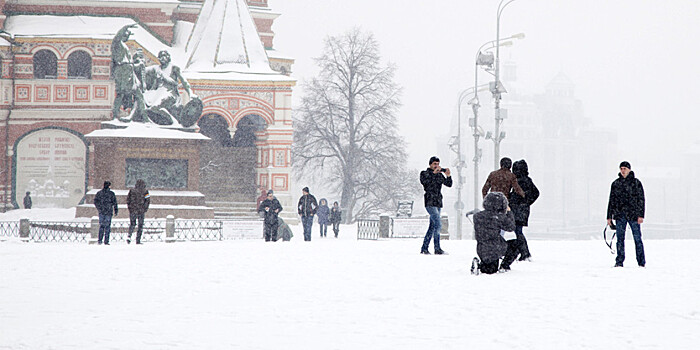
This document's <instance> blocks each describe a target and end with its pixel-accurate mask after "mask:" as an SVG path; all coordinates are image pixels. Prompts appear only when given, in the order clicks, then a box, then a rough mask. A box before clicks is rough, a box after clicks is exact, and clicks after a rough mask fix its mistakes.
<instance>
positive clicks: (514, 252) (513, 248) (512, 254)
mask: <svg viewBox="0 0 700 350" xmlns="http://www.w3.org/2000/svg"><path fill="white" fill-rule="evenodd" d="M506 243H508V248H507V249H506V255H505V256H504V257H503V261H502V262H501V267H502V268H504V269H510V264H512V263H513V261H515V258H517V257H518V253H519V249H520V242H519V241H518V239H517V238H516V239H511V240H509V241H506ZM496 265H498V264H496Z"/></svg>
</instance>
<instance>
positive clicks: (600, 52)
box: [270, 0, 700, 168]
mask: <svg viewBox="0 0 700 350" xmlns="http://www.w3.org/2000/svg"><path fill="white" fill-rule="evenodd" d="M498 2H499V1H498V0H472V1H467V0H443V1H439V2H437V1H414V0H410V1H388V0H352V1H348V0H324V1H312V0H294V1H289V0H287V1H283V0H270V6H271V8H272V9H273V10H274V11H276V12H280V13H281V14H282V16H281V17H280V18H279V19H278V20H277V21H276V22H275V25H274V26H273V30H274V31H275V32H276V37H275V47H276V48H277V49H278V50H280V51H281V52H283V53H285V54H288V55H291V56H293V57H295V58H296V64H295V65H294V67H293V71H294V77H296V78H297V79H299V80H300V82H301V81H302V80H303V79H308V78H309V77H312V76H313V75H314V74H315V73H316V68H315V66H314V64H313V61H312V58H313V57H317V56H319V54H320V52H321V49H322V45H323V39H324V37H326V36H327V35H338V34H341V33H343V32H344V31H346V30H348V29H350V28H352V27H353V26H359V27H361V28H362V29H364V30H368V31H372V32H373V33H374V34H375V36H376V38H377V39H378V41H379V43H380V50H381V54H382V57H383V58H384V59H385V60H386V61H390V62H393V63H395V64H396V65H397V68H398V70H397V75H396V81H397V83H398V84H400V85H402V86H403V88H404V95H403V98H402V101H403V108H402V109H401V111H400V113H399V116H398V117H399V121H400V124H401V132H402V134H403V135H404V136H405V137H406V139H407V141H408V142H409V143H410V146H409V153H411V158H410V161H411V165H412V166H413V167H420V168H422V167H423V166H424V165H425V164H424V163H425V160H426V159H427V158H428V157H429V156H430V155H432V153H434V152H435V149H431V147H433V145H434V143H435V142H434V138H435V136H436V135H441V134H446V133H448V131H449V125H450V124H449V122H450V119H451V118H452V117H453V115H454V113H455V112H454V111H455V108H456V99H457V95H458V92H459V91H460V90H462V89H464V88H466V87H469V86H471V85H473V81H474V80H473V79H474V77H473V74H474V62H473V60H474V55H475V53H476V50H477V48H478V47H479V46H481V44H483V43H484V42H486V41H489V40H493V39H495V36H496V8H497V5H498ZM698 18H700V2H696V1H685V0H674V1H658V0H655V1H653V0H616V1H609V0H585V1H584V0H579V1H574V0H556V1H554V0H516V1H515V2H513V3H511V4H510V5H508V7H507V8H506V10H505V12H504V13H503V16H502V17H501V35H502V37H504V36H508V35H510V34H515V33H520V32H523V33H525V34H526V38H525V39H524V40H521V41H517V42H516V43H515V45H513V46H511V47H509V48H505V49H503V50H502V51H501V55H502V56H501V57H502V58H510V59H512V60H514V61H516V63H517V64H518V80H519V85H520V86H521V89H522V90H525V91H529V92H534V93H538V92H541V91H543V89H544V85H545V84H546V83H547V82H548V81H549V80H550V79H551V78H553V77H554V75H555V74H556V73H558V72H560V71H561V72H564V73H565V74H567V75H568V76H569V77H570V78H571V79H572V80H573V82H574V83H575V84H576V95H577V97H578V98H579V99H580V100H582V102H583V106H584V111H585V116H586V117H589V118H591V119H592V120H593V122H594V123H595V124H596V125H599V126H608V127H612V128H616V129H618V130H619V131H620V133H619V139H620V145H619V148H620V154H621V155H622V156H624V157H625V158H626V159H630V160H631V161H632V162H633V163H635V162H636V163H637V164H639V163H647V164H659V165H667V164H662V163H664V161H663V159H669V157H668V156H669V155H673V154H677V153H678V152H682V151H683V150H684V149H685V148H687V147H688V146H689V145H690V144H692V143H693V142H698V140H699V139H700V138H699V137H698V136H697V131H698V130H700V121H699V120H698V117H697V115H698V113H697V112H696V101H697V97H698V96H700V83H699V78H700V66H699V65H698V62H697V53H698V52H700V50H699V49H698V48H697V38H698V34H700V24H699V23H698ZM486 79H487V75H486V74H483V75H481V77H480V80H481V81H486ZM299 85H301V84H299ZM525 91H523V92H525ZM302 94H303V91H302V89H301V87H298V88H296V90H295V95H296V96H295V100H296V101H298V98H299V97H300V96H301V95H302ZM507 99H508V96H507V95H505V96H504V100H507ZM489 115H490V114H489ZM491 118H492V117H487V118H484V119H486V120H484V122H483V124H482V126H484V127H485V129H486V130H488V129H489V126H490V125H491V124H492V119H491ZM504 129H505V130H506V131H507V130H508V121H507V120H506V121H505V123H504ZM507 141H508V139H506V140H505V141H504V142H507ZM426 145H427V147H426ZM484 161H485V162H486V163H487V164H490V162H491V161H492V160H491V159H490V157H488V156H487V157H485V159H484ZM639 165H641V164H639Z"/></svg>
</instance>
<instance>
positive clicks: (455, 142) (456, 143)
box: [449, 84, 488, 240]
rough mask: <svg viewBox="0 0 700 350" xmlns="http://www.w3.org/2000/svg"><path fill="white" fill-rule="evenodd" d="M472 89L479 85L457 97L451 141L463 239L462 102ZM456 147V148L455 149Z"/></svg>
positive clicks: (460, 230) (459, 223) (458, 225)
mask: <svg viewBox="0 0 700 350" xmlns="http://www.w3.org/2000/svg"><path fill="white" fill-rule="evenodd" d="M487 87H488V84H487V85H484V86H481V87H480V89H481V90H486V89H487ZM472 90H477V87H476V86H474V87H470V88H468V89H466V90H464V91H462V92H461V93H460V94H459V98H458V99H457V137H456V138H452V139H451V140H450V142H449V145H450V147H451V148H452V150H453V151H454V152H455V153H457V162H456V163H455V165H454V167H455V168H457V201H456V202H455V209H457V239H458V240H459V239H462V215H463V210H464V202H462V186H463V185H464V181H463V180H464V179H463V178H462V168H465V164H464V157H463V155H462V104H463V103H464V99H465V98H466V97H467V96H469V95H470V94H471V92H472ZM455 148H456V150H455Z"/></svg>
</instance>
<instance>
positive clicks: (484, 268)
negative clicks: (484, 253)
mask: <svg viewBox="0 0 700 350" xmlns="http://www.w3.org/2000/svg"><path fill="white" fill-rule="evenodd" d="M479 271H481V273H485V274H489V275H490V274H493V273H496V272H498V260H496V261H489V262H485V261H482V262H481V263H479Z"/></svg>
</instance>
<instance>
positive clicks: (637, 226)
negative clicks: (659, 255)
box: [608, 161, 646, 267]
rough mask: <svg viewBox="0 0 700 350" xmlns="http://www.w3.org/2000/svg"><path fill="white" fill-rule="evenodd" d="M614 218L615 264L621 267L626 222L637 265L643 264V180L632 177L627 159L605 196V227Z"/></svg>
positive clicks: (621, 164) (623, 255) (621, 165)
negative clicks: (615, 237)
mask: <svg viewBox="0 0 700 350" xmlns="http://www.w3.org/2000/svg"><path fill="white" fill-rule="evenodd" d="M613 219H615V226H616V227H617V228H616V234H617V258H615V267H622V264H623V263H624V261H625V229H626V228H627V224H629V225H630V228H631V229H632V237H634V247H635V250H636V253H637V265H639V266H641V267H644V266H645V265H646V258H645V256H644V244H643V243H642V230H641V225H642V223H643V222H644V188H643V187H642V182H641V181H639V179H637V178H636V177H635V176H634V171H632V166H631V165H630V163H629V162H627V161H624V162H622V163H620V173H619V174H618V178H617V180H615V181H613V183H612V185H611V186H610V198H609V199H608V226H610V225H611V224H612V220H613Z"/></svg>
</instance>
